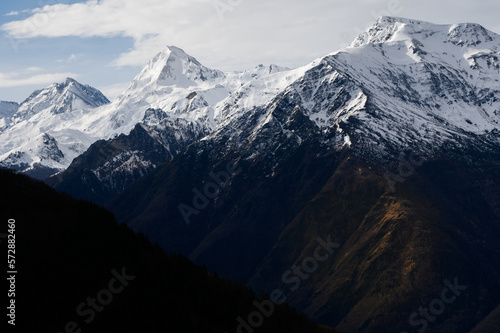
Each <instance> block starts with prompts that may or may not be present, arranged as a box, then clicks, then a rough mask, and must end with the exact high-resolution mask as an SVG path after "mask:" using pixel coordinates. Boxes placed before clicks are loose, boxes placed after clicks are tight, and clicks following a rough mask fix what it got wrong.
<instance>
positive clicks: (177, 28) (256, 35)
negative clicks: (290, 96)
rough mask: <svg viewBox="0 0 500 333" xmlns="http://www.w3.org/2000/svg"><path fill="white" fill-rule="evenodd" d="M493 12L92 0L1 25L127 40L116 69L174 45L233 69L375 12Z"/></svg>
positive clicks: (313, 41)
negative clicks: (128, 45)
mask: <svg viewBox="0 0 500 333" xmlns="http://www.w3.org/2000/svg"><path fill="white" fill-rule="evenodd" d="M429 8H432V9H433V10H429ZM498 12H500V4H499V2H498V0H483V1H482V2H481V6H477V5H476V4H475V3H474V2H470V1H469V0H468V1H465V0H453V1H452V0H442V1H439V2H436V1H434V0H420V1H416V0H356V1H352V0H336V1H331V0H310V1H303V0H273V1H268V0H183V1H179V0H141V1H137V0H99V1H97V0H89V1H87V2H81V3H75V4H71V5H66V4H55V5H50V6H44V7H42V8H37V9H35V10H32V12H31V16H30V17H28V18H27V19H24V20H18V21H12V22H9V23H6V24H4V25H3V26H2V27H1V29H2V30H4V31H5V32H7V33H8V34H10V36H11V37H13V38H20V39H24V38H33V37H51V38H56V37H66V36H78V37H128V38H131V39H132V40H133V42H134V46H133V48H132V49H131V50H129V51H128V52H126V53H123V54H121V55H120V56H119V57H117V58H116V59H115V60H114V61H113V62H112V63H111V65H113V66H129V65H136V66H137V65H138V66H143V65H144V64H145V63H146V62H147V61H148V60H149V59H150V58H151V57H152V56H153V55H154V54H155V53H157V52H159V51H161V50H162V49H163V48H164V47H165V45H176V46H179V47H181V48H183V49H185V51H186V52H188V53H190V54H192V55H194V56H196V57H197V58H199V60H200V61H201V62H202V63H204V64H205V65H207V66H210V67H215V68H219V69H222V70H236V69H244V68H248V67H252V66H254V65H257V64H258V63H270V62H274V63H278V64H279V65H284V66H289V67H294V66H299V65H303V64H306V63H308V62H309V61H312V60H313V59H314V58H316V57H319V56H323V55H325V54H327V53H330V52H333V51H335V50H337V49H338V48H340V47H342V46H347V44H348V43H349V42H350V41H352V40H353V39H354V38H355V37H356V34H357V33H359V32H361V30H364V29H365V28H366V27H367V25H368V24H369V23H372V22H373V21H374V20H375V19H376V18H377V17H378V16H379V15H394V16H405V17H411V18H415V19H421V20H428V21H431V22H436V23H443V22H445V23H456V22H463V21H472V22H477V23H481V24H484V25H486V26H487V27H490V28H494V27H498V18H497V17H498V15H497V13H498ZM497 32H499V31H497Z"/></svg>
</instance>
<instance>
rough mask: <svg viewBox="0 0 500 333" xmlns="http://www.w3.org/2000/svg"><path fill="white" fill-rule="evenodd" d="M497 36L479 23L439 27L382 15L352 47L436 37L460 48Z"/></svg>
mask: <svg viewBox="0 0 500 333" xmlns="http://www.w3.org/2000/svg"><path fill="white" fill-rule="evenodd" d="M497 37H498V38H500V36H498V35H496V34H495V33H493V32H491V31H488V30H486V29H485V28H484V27H483V26H481V25H480V24H477V23H460V24H453V25H439V24H433V23H428V22H424V21H419V20H413V19H407V18H402V17H392V16H382V17H380V18H379V19H378V20H377V22H375V23H374V24H373V25H372V26H371V27H369V28H368V29H367V30H366V31H364V32H362V33H361V34H360V35H359V36H358V37H357V38H356V39H355V40H354V41H353V42H352V43H351V45H350V46H349V47H351V48H354V47H360V46H363V45H367V44H383V43H389V42H397V41H402V40H405V41H407V40H412V41H413V40H419V41H420V42H422V41H424V40H426V39H429V38H436V39H438V40H440V41H441V42H443V43H448V42H449V43H452V44H454V45H456V46H459V47H463V46H465V47H473V46H477V45H479V44H482V43H487V42H492V41H494V40H495V39H497ZM497 40H500V39H497Z"/></svg>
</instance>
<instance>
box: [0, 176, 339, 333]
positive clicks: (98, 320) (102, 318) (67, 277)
mask: <svg viewBox="0 0 500 333" xmlns="http://www.w3.org/2000/svg"><path fill="white" fill-rule="evenodd" d="M0 188H1V191H0V202H1V203H2V210H1V212H0V219H1V221H3V222H2V225H3V227H2V230H1V232H2V233H4V232H5V231H6V229H7V227H6V226H7V221H9V220H11V221H12V219H14V220H15V237H16V238H15V239H16V245H15V246H16V253H15V260H16V263H15V265H16V269H17V272H18V273H17V275H16V277H17V278H16V285H15V294H16V295H15V302H16V303H15V304H16V317H15V323H16V326H15V329H16V331H17V332H137V333H138V332H151V333H153V332H162V333H163V332H183V333H184V332H200V333H201V332H203V333H206V332H217V333H219V332H220V333H222V332H237V330H238V326H240V325H243V326H241V327H240V328H239V330H240V331H242V332H245V330H247V331H248V329H247V328H245V325H249V323H252V324H255V325H256V326H258V327H259V328H258V332H334V331H333V330H331V329H328V328H325V327H320V326H318V325H316V324H314V323H312V322H311V321H309V319H307V318H306V317H305V316H304V315H301V314H299V313H297V312H296V311H295V310H294V309H292V308H290V307H288V306H286V305H274V304H273V305H270V304H272V303H270V301H267V300H265V299H264V298H261V297H256V296H255V295H254V294H253V293H252V292H251V290H250V289H249V288H248V287H245V286H244V284H241V283H235V282H231V281H229V280H226V279H221V278H219V277H217V275H214V274H210V273H208V272H207V270H206V268H204V267H199V266H196V265H194V264H193V263H191V262H190V261H189V260H188V259H186V258H185V257H183V256H181V255H166V254H165V253H164V252H163V250H161V249H160V248H159V247H158V246H156V245H152V244H151V243H150V242H149V241H148V240H147V239H146V238H145V237H144V236H142V235H136V234H135V233H134V232H132V231H131V230H130V229H129V228H128V227H126V226H124V225H118V224H117V223H116V221H115V219H114V217H113V215H112V214H111V213H109V212H108V211H106V210H105V209H104V208H101V207H98V206H96V205H94V204H91V203H88V202H84V201H76V200H74V199H72V198H71V197H69V196H67V195H62V194H58V193H56V192H55V191H54V190H52V189H50V188H49V187H48V186H46V185H45V184H43V183H41V182H38V181H35V180H33V179H30V178H28V177H27V176H22V175H18V174H15V173H13V172H11V171H5V170H0ZM1 244H2V249H5V253H6V248H7V246H5V245H6V244H7V241H6V239H2V243H1ZM2 252H4V251H2ZM259 309H260V310H259ZM256 311H257V312H256ZM258 311H260V312H258ZM257 313H259V314H257ZM249 316H250V317H249ZM238 318H241V320H238ZM261 318H262V320H261ZM241 322H244V323H245V324H241ZM257 324H259V325H257ZM10 328H11V329H12V328H13V327H12V326H11V327H10ZM248 328H250V329H252V330H253V327H252V326H248Z"/></svg>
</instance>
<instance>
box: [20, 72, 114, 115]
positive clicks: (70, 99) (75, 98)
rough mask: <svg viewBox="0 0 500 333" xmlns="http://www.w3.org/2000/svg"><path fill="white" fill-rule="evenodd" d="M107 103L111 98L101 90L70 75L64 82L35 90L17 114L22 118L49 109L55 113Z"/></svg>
mask: <svg viewBox="0 0 500 333" xmlns="http://www.w3.org/2000/svg"><path fill="white" fill-rule="evenodd" d="M107 103H109V100H108V99H107V98H106V97H105V96H104V95H103V94H102V93H101V92H100V91H99V90H97V89H95V88H93V87H91V86H89V85H83V84H81V83H79V82H78V81H76V80H75V79H73V78H70V77H68V78H66V80H64V82H60V83H54V84H53V85H51V86H50V87H47V88H45V89H41V90H37V91H35V92H33V93H32V94H31V96H30V97H28V98H27V99H26V100H25V101H24V102H23V103H21V105H20V107H19V110H18V111H17V116H18V117H20V118H19V119H21V118H24V117H25V116H27V115H30V114H35V113H38V112H41V111H44V110H47V109H50V112H51V113H53V114H59V113H65V112H69V111H72V110H77V109H85V108H95V107H98V106H101V105H104V104H107Z"/></svg>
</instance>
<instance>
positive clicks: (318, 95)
mask: <svg viewBox="0 0 500 333" xmlns="http://www.w3.org/2000/svg"><path fill="white" fill-rule="evenodd" d="M68 82H74V81H72V80H67V81H66V84H67V83H68ZM71 84H74V85H76V84H77V83H76V82H75V83H71ZM59 86H60V85H55V86H52V87H51V88H49V90H50V89H52V90H53V91H55V92H57V93H60V90H61V89H59V90H58V88H57V87H59ZM78 87H81V85H79V84H78ZM62 90H64V89H62ZM82 90H83V91H85V95H82V94H80V95H79V96H84V97H81V100H79V101H84V100H85V101H93V102H92V103H91V102H88V103H87V102H85V103H86V104H85V106H84V107H82V108H80V109H77V107H74V108H70V109H68V108H67V107H64V106H63V105H61V104H58V103H55V104H54V107H51V105H52V103H49V104H46V105H45V104H44V107H46V109H43V110H42V111H40V110H41V109H40V108H37V105H39V103H38V102H36V103H35V102H30V98H29V99H28V100H27V102H24V103H22V104H21V105H20V106H17V105H14V104H5V103H2V104H1V109H0V110H1V111H0V115H2V117H3V118H2V120H0V121H1V123H0V124H4V125H2V126H3V127H2V130H1V133H0V137H1V138H2V140H3V141H2V142H5V144H4V147H2V150H1V151H0V153H1V154H3V155H1V157H0V160H2V162H1V165H2V166H5V167H10V168H15V169H17V170H20V171H23V172H26V173H28V174H30V173H31V175H33V174H34V175H35V176H39V177H40V176H43V177H40V178H45V177H49V178H48V179H46V182H47V183H48V184H49V185H51V186H53V187H54V188H55V189H57V190H59V191H62V192H67V193H69V194H71V195H72V196H73V197H75V198H78V199H87V200H91V201H94V202H96V203H99V204H102V205H105V206H106V207H107V208H108V209H110V210H111V211H112V212H113V213H114V214H115V216H116V217H117V219H118V221H119V222H122V223H126V224H127V225H128V226H129V227H131V228H132V229H133V230H134V231H136V232H140V233H144V234H145V235H146V236H147V237H148V238H149V239H150V240H151V241H153V242H156V243H158V244H159V245H160V246H161V247H162V248H163V249H164V250H166V251H167V252H180V253H182V254H183V255H185V256H188V257H189V258H190V259H191V260H193V261H194V262H195V263H197V264H203V265H206V266H207V267H208V268H209V269H210V270H212V271H215V272H217V273H219V274H222V275H224V276H228V277H230V278H232V279H236V280H239V281H244V282H245V283H248V284H249V285H250V286H251V287H252V288H253V289H254V290H255V291H265V292H267V293H270V294H272V292H273V291H276V290H281V291H284V290H286V292H285V294H286V298H287V302H289V303H290V304H291V305H293V306H296V307H297V308H298V309H299V310H301V311H304V312H305V313H306V314H307V315H309V316H310V317H312V318H313V319H314V320H316V321H318V322H320V323H322V324H325V325H329V326H331V327H335V328H337V329H338V330H340V331H341V332H345V333H348V332H371V333H372V332H373V333H375V332H413V331H421V332H422V331H423V330H426V331H428V332H474V333H475V332H490V331H491V332H497V331H498V327H499V324H498V323H499V321H500V319H499V315H498V314H499V311H498V309H499V307H500V291H499V290H500V289H499V286H500V271H499V270H498V263H499V262H500V246H499V245H498V244H500V205H499V202H500V187H499V184H500V169H499V166H500V149H499V141H500V132H499V129H500V124H499V121H500V36H499V35H497V34H495V33H494V32H491V31H488V30H486V29H485V28H483V27H482V26H480V25H478V24H472V23H464V24H454V25H436V24H431V23H427V22H422V21H417V20H411V19H404V18H395V17H382V18H380V19H379V20H378V21H377V22H376V23H375V24H374V25H373V26H372V27H370V28H369V29H367V30H366V31H365V32H363V33H362V34H360V35H359V36H358V37H357V38H356V39H355V40H354V41H353V43H352V44H351V45H350V46H349V47H347V48H344V49H341V50H338V51H336V52H333V53H331V54H328V55H326V56H324V57H321V58H318V59H316V60H314V61H313V62H311V63H309V64H307V65H305V66H303V67H300V68H296V69H288V68H283V67H279V66H276V65H270V66H264V65H259V66H257V67H255V68H253V69H251V70H247V71H244V72H222V71H219V70H214V69H209V68H207V67H205V66H203V65H202V64H201V63H200V62H198V61H197V60H196V59H195V58H193V57H192V56H190V55H188V54H186V53H185V52H184V51H182V50H181V49H179V48H177V47H167V48H166V49H165V50H164V51H162V52H161V53H159V54H158V55H157V56H155V57H154V58H153V59H152V60H151V61H150V62H149V63H148V65H147V66H146V67H145V68H144V69H143V71H142V72H141V73H140V74H139V75H137V76H136V78H135V79H134V80H133V81H132V82H131V83H130V84H129V86H128V88H127V89H126V91H125V92H124V93H122V94H121V95H120V96H119V97H118V98H117V99H116V100H115V101H113V102H112V103H108V104H106V102H107V100H106V99H105V97H103V96H101V94H99V93H98V92H96V91H94V90H93V89H92V88H90V87H88V86H87V87H86V89H79V91H82ZM39 94H40V93H36V94H34V95H35V97H36V96H37V95H39ZM46 95H48V96H56V95H57V94H56V93H54V94H52V93H50V94H49V93H44V96H46ZM57 96H58V95H57ZM35 97H33V95H32V98H31V100H33V101H37V100H38V98H35ZM54 98H55V97H54ZM78 98H80V97H78ZM40 99H41V98H40ZM56 99H57V100H58V101H59V100H64V101H69V100H70V99H67V98H63V99H60V98H59V97H57V98H56ZM56 99H54V100H56ZM71 100H72V103H73V104H72V105H80V106H81V105H83V102H76V97H74V98H73V99H71ZM25 104H26V105H30V107H23V105H25ZM42 104H43V103H42ZM62 104H64V105H67V104H65V103H62ZM23 110H32V111H23ZM37 110H38V111H37ZM42 113H43V117H41V116H40V118H37V114H42ZM25 124H30V125H25ZM31 124H33V125H31ZM41 125H43V126H41ZM29 126H32V128H37V131H38V132H36V133H37V134H36V135H29V136H26V135H21V133H23V131H24V130H25V128H27V129H29V128H30V127H29ZM42 129H43V133H42ZM16 138H19V139H16ZM70 147H75V148H74V149H71V148H70ZM63 148H64V149H63ZM70 158H72V159H71V160H70ZM318 243H320V244H330V245H331V246H330V247H327V249H328V252H327V254H328V255H326V254H325V255H323V256H320V255H319V254H318V252H317V251H316V249H317V248H318ZM333 244H335V246H333ZM325 256H326V257H328V258H326V257H325ZM311 258H312V259H311ZM322 258H324V260H322ZM450 286H451V287H450ZM443 288H447V290H448V292H450V291H451V292H454V294H453V297H446V296H442V295H446V292H442V290H444V289H443ZM443 297H444V298H443ZM436 299H437V301H436ZM451 299H453V301H451ZM445 301H446V302H445ZM448 301H449V302H448ZM437 305H439V307H436V306H437ZM429 307H430V311H431V314H429V312H425V311H429V310H428V309H427V308H429ZM425 309H427V310H425Z"/></svg>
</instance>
